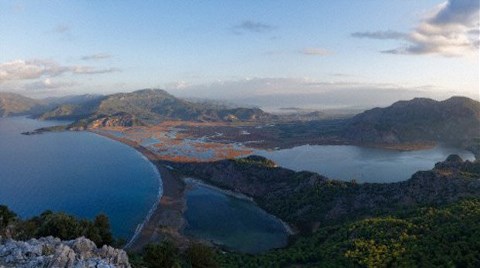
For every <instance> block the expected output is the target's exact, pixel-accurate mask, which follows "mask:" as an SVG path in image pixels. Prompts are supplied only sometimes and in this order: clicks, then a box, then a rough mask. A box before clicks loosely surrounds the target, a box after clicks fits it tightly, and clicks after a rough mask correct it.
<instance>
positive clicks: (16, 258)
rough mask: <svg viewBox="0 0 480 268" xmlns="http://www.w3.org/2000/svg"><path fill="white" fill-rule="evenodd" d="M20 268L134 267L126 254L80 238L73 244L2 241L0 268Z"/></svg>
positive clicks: (46, 240)
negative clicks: (100, 246) (99, 246)
mask: <svg viewBox="0 0 480 268" xmlns="http://www.w3.org/2000/svg"><path fill="white" fill-rule="evenodd" d="M3 267H5V268H7V267H8V268H10V267H20V268H35V267H55V268H56V267H69V268H70V267H72V268H73V267H75V268H84V267H104V268H109V267H125V268H127V267H131V266H130V263H129V261H128V256H127V253H126V252H125V251H124V250H121V249H115V248H113V247H110V246H103V247H102V248H100V249H99V248H97V246H96V245H95V243H94V242H92V241H91V240H89V239H87V238H85V237H79V238H77V239H74V240H70V241H61V240H60V239H58V238H53V237H51V236H50V237H42V238H40V239H31V240H29V241H25V242H24V241H15V240H11V239H4V240H2V239H1V238H0V268H3Z"/></svg>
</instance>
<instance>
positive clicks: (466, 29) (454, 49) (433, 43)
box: [384, 0, 480, 57]
mask: <svg viewBox="0 0 480 268" xmlns="http://www.w3.org/2000/svg"><path fill="white" fill-rule="evenodd" d="M479 25H480V22H479V1H478V0H450V1H448V2H445V3H443V4H441V5H440V6H438V7H437V8H436V9H435V10H434V11H432V14H431V15H429V16H427V17H426V18H425V19H424V20H423V21H422V22H421V23H420V24H419V25H418V26H417V27H416V28H415V30H413V31H412V32H411V33H409V34H408V35H407V36H406V37H405V40H406V41H407V42H408V44H407V45H405V46H403V47H399V48H395V49H391V50H387V51H384V52H385V53H392V54H417V55H419V54H438V55H442V56H447V57H451V56H465V55H469V54H472V53H475V52H478V47H479V46H478V39H479V35H478V32H477V31H476V30H478V27H479Z"/></svg>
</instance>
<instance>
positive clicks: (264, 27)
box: [232, 20, 276, 34]
mask: <svg viewBox="0 0 480 268" xmlns="http://www.w3.org/2000/svg"><path fill="white" fill-rule="evenodd" d="M275 28H276V27H275V26H272V25H269V24H265V23H261V22H257V21H251V20H246V21H243V22H242V23H240V24H237V25H234V26H233V27H232V30H233V33H235V34H242V33H246V32H251V33H268V32H271V31H273V30H275Z"/></svg>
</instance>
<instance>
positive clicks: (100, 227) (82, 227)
mask: <svg viewBox="0 0 480 268" xmlns="http://www.w3.org/2000/svg"><path fill="white" fill-rule="evenodd" d="M0 235H1V236H6V237H11V238H13V239H19V240H27V239H30V238H39V237H45V236H54V237H58V238H60V239H62V240H70V239H75V238H77V237H80V236H85V237H86V238H88V239H90V240H92V241H93V242H95V244H96V245H97V246H99V247H101V246H103V245H118V243H119V242H120V241H116V240H114V239H113V236H112V233H111V231H110V223H109V220H108V217H107V216H106V215H103V214H100V215H98V216H96V217H95V219H94V220H93V221H89V220H85V219H77V218H75V217H74V216H71V215H68V214H65V213H62V212H58V213H54V212H52V211H45V212H43V213H42V214H40V215H39V216H35V217H32V218H30V219H27V220H22V219H20V218H18V217H17V216H16V214H15V213H14V212H12V211H10V210H9V209H8V208H7V207H6V206H0Z"/></svg>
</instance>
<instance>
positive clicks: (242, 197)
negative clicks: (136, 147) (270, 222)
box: [185, 177, 296, 235]
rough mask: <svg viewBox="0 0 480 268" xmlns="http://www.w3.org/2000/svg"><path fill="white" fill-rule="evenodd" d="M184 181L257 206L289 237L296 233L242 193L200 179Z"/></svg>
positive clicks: (188, 178)
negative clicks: (278, 223) (280, 226)
mask: <svg viewBox="0 0 480 268" xmlns="http://www.w3.org/2000/svg"><path fill="white" fill-rule="evenodd" d="M185 180H187V183H192V184H198V185H200V186H203V187H206V188H209V189H212V190H214V191H217V192H220V193H222V194H225V195H228V196H231V197H234V198H237V199H241V200H246V201H250V202H252V203H254V204H255V206H257V207H258V208H259V209H260V210H262V212H263V213H265V214H267V215H268V216H269V217H271V218H273V219H275V220H277V221H278V222H280V223H281V224H282V226H283V228H284V229H285V231H286V232H287V233H288V234H289V235H294V234H296V232H295V231H294V230H293V229H292V227H291V226H290V225H289V224H288V223H287V222H285V221H284V220H282V219H280V218H279V217H277V216H276V215H273V214H271V213H269V212H267V211H266V210H265V209H263V208H262V207H260V206H259V205H258V204H257V202H255V200H254V199H253V198H252V197H250V196H248V195H245V194H242V193H237V192H234V191H231V190H226V189H222V188H220V187H217V186H214V185H211V184H208V183H206V182H204V181H202V180H200V179H195V178H191V177H187V178H185Z"/></svg>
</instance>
